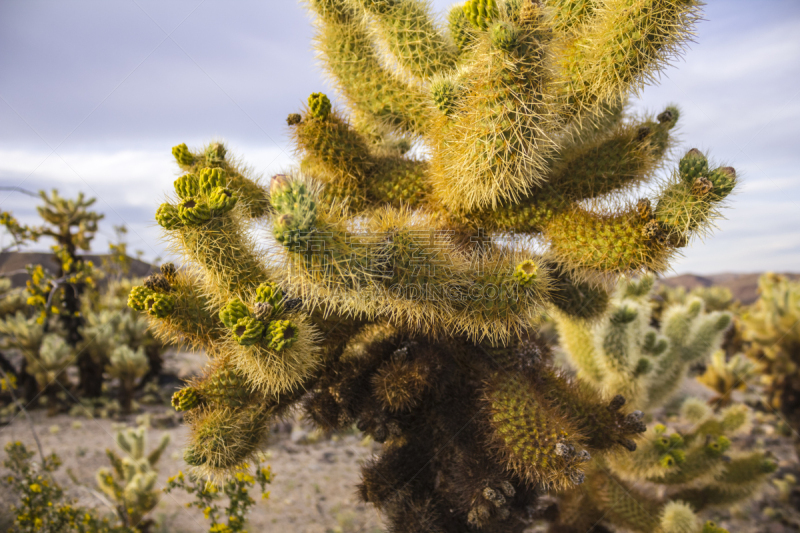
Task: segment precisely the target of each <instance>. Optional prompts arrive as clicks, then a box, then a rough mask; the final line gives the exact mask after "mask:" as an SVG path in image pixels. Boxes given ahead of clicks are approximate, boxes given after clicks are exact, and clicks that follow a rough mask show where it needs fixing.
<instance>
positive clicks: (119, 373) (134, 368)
mask: <svg viewBox="0 0 800 533" xmlns="http://www.w3.org/2000/svg"><path fill="white" fill-rule="evenodd" d="M149 369H150V366H149V365H148V364H147V357H145V355H144V350H142V349H141V348H139V349H137V350H133V349H131V348H130V346H124V345H122V346H117V347H116V348H114V350H113V351H112V352H111V354H110V355H109V357H108V365H107V366H106V371H107V372H108V373H109V374H110V375H111V377H113V378H117V379H119V385H120V406H121V407H122V411H123V412H125V413H130V412H131V402H132V401H133V390H134V387H135V386H136V380H138V379H139V378H141V377H142V376H144V375H145V374H147V371H148V370H149Z"/></svg>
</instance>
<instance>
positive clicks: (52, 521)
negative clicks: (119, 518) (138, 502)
mask: <svg viewBox="0 0 800 533" xmlns="http://www.w3.org/2000/svg"><path fill="white" fill-rule="evenodd" d="M5 452H6V459H5V460H4V461H3V465H4V466H5V467H6V468H7V469H8V471H9V473H8V475H7V477H5V478H4V481H5V483H6V484H7V485H8V487H9V489H10V490H11V491H13V492H14V493H15V494H16V495H18V497H19V504H16V503H11V504H10V511H11V515H12V516H13V523H12V525H11V526H10V528H9V529H8V531H9V532H11V533H23V532H24V533H34V532H42V531H47V532H50V533H72V532H77V533H133V531H132V530H131V529H128V528H125V527H122V526H120V525H119V524H117V523H116V521H114V520H110V519H109V517H103V516H100V515H98V513H97V512H95V510H93V509H87V508H85V507H82V506H80V505H78V503H77V501H74V500H72V499H71V498H69V497H68V496H67V495H66V492H65V490H64V488H63V487H62V486H61V485H60V484H59V483H57V482H56V481H55V479H54V478H53V473H55V472H56V471H57V470H58V469H59V468H60V466H61V459H59V457H58V456H57V455H56V454H51V455H49V456H47V457H44V458H42V461H41V462H36V461H33V460H32V459H33V457H34V455H35V454H34V453H33V452H30V451H28V449H27V447H26V446H25V445H24V444H22V443H21V442H19V441H16V442H9V443H8V444H7V445H6V447H5ZM4 503H5V502H4ZM4 511H5V509H4Z"/></svg>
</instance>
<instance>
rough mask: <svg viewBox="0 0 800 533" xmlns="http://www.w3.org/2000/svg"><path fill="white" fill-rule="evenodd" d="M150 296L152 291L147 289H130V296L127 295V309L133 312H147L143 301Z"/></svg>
mask: <svg viewBox="0 0 800 533" xmlns="http://www.w3.org/2000/svg"><path fill="white" fill-rule="evenodd" d="M152 294H153V291H151V290H150V289H148V288H147V287H141V286H139V287H134V288H132V289H131V292H130V294H128V307H130V308H131V309H133V310H134V311H145V310H147V307H145V301H146V300H147V298H148V297H149V296H150V295H152Z"/></svg>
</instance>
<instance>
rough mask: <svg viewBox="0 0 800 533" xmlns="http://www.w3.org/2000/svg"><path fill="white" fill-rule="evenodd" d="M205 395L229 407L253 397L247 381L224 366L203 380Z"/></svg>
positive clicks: (244, 402) (210, 399) (240, 404)
mask: <svg viewBox="0 0 800 533" xmlns="http://www.w3.org/2000/svg"><path fill="white" fill-rule="evenodd" d="M202 392H203V397H204V398H207V399H208V400H209V401H211V402H214V403H217V404H221V405H225V406H227V407H240V406H242V405H245V404H246V403H248V401H249V400H250V399H251V392H250V388H249V387H248V385H247V381H246V380H245V379H244V378H243V377H242V376H240V375H239V374H237V373H236V372H235V371H233V370H231V369H230V368H222V369H220V370H218V371H216V372H214V373H213V374H211V375H210V376H209V377H208V379H206V380H205V381H204V382H203V386H202Z"/></svg>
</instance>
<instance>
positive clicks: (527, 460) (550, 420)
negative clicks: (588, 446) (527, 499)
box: [484, 374, 585, 487]
mask: <svg viewBox="0 0 800 533" xmlns="http://www.w3.org/2000/svg"><path fill="white" fill-rule="evenodd" d="M484 397H485V400H484V401H485V402H486V405H487V411H488V421H489V424H490V427H491V428H492V431H491V437H490V438H491V440H492V443H493V444H492V447H493V448H494V449H495V450H497V454H498V455H499V456H500V458H501V460H502V461H503V462H504V463H505V464H507V465H508V468H509V469H511V470H513V471H514V472H516V473H517V474H518V475H519V476H521V477H522V478H523V479H525V480H526V481H527V482H529V483H537V482H546V483H553V484H554V485H555V486H557V487H569V486H571V485H573V484H577V483H580V482H582V480H583V473H582V471H583V463H585V460H584V459H582V456H581V454H580V443H581V440H582V437H583V436H582V435H581V434H580V431H579V430H578V428H576V427H575V426H574V425H572V424H571V423H570V421H569V420H568V419H567V418H566V417H565V416H563V415H560V414H559V413H558V412H557V411H554V410H552V409H551V408H550V407H549V406H548V402H547V401H546V400H545V399H543V398H541V397H540V396H539V394H538V393H537V392H536V389H534V388H533V387H531V386H530V384H529V383H526V382H525V380H524V379H522V378H520V377H516V376H513V375H501V374H497V375H495V376H493V377H492V379H491V380H490V381H489V382H488V383H487V387H486V389H485V392H484ZM576 451H577V452H578V453H576Z"/></svg>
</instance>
